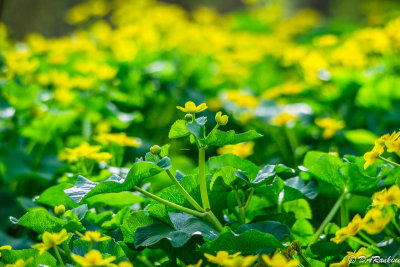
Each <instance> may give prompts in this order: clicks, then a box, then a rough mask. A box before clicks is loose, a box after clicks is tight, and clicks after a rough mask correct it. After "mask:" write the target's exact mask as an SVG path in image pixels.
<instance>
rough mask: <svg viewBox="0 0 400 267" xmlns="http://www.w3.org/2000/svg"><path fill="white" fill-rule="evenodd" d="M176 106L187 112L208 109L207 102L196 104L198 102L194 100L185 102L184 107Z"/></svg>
mask: <svg viewBox="0 0 400 267" xmlns="http://www.w3.org/2000/svg"><path fill="white" fill-rule="evenodd" d="M176 108H177V109H179V110H182V111H183V112H186V113H199V112H202V111H204V110H206V109H207V104H206V103H202V104H200V105H198V106H196V104H195V103H194V102H192V101H188V102H186V103H185V107H184V108H183V107H180V106H177V107H176Z"/></svg>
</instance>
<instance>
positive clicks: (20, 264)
mask: <svg viewBox="0 0 400 267" xmlns="http://www.w3.org/2000/svg"><path fill="white" fill-rule="evenodd" d="M32 261H33V258H32V257H30V258H29V259H27V260H26V261H24V260H23V259H19V260H17V261H16V262H15V263H13V264H6V266H5V267H25V266H28V264H29V263H31V262H32Z"/></svg>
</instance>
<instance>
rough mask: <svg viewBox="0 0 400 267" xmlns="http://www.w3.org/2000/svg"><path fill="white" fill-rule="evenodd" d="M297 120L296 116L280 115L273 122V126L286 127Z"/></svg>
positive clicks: (284, 113)
mask: <svg viewBox="0 0 400 267" xmlns="http://www.w3.org/2000/svg"><path fill="white" fill-rule="evenodd" d="M295 119H297V117H296V116H294V115H292V114H289V113H286V112H283V113H281V114H279V115H278V116H276V117H274V118H273V119H272V121H271V124H273V125H276V126H284V125H286V124H288V123H289V122H291V121H294V120H295Z"/></svg>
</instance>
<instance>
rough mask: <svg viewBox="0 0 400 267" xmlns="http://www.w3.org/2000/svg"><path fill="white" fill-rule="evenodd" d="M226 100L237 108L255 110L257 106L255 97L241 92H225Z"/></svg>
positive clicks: (257, 101)
mask: <svg viewBox="0 0 400 267" xmlns="http://www.w3.org/2000/svg"><path fill="white" fill-rule="evenodd" d="M226 99H227V100H228V101H232V102H234V103H235V104H236V105H238V106H239V107H248V108H255V107H257V106H258V103H259V100H258V99H257V97H255V96H253V95H251V94H249V93H246V92H243V91H241V90H230V91H227V92H226Z"/></svg>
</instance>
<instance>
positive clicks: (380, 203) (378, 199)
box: [372, 185, 400, 209]
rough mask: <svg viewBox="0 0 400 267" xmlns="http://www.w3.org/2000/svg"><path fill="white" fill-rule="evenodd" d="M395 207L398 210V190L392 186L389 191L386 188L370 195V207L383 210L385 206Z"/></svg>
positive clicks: (399, 202) (399, 199) (399, 201)
mask: <svg viewBox="0 0 400 267" xmlns="http://www.w3.org/2000/svg"><path fill="white" fill-rule="evenodd" d="M390 205H396V206H397V207H398V208H400V188H399V186H398V185H392V186H391V187H390V188H389V190H387V189H386V188H385V189H383V190H382V191H379V192H376V193H374V194H373V195H372V206H373V207H378V208H380V209H384V208H386V207H387V206H390Z"/></svg>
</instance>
